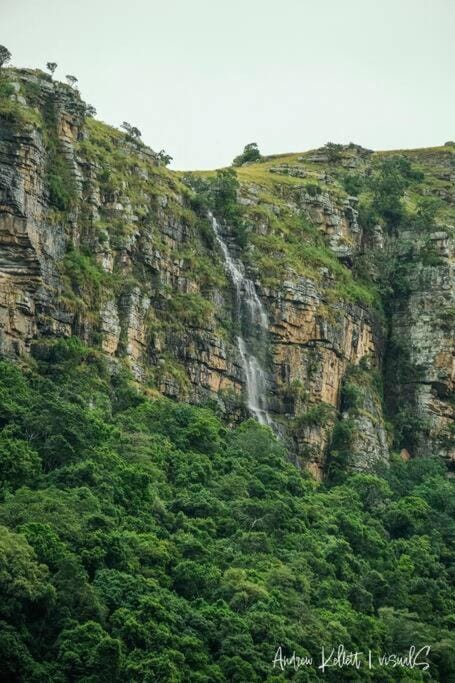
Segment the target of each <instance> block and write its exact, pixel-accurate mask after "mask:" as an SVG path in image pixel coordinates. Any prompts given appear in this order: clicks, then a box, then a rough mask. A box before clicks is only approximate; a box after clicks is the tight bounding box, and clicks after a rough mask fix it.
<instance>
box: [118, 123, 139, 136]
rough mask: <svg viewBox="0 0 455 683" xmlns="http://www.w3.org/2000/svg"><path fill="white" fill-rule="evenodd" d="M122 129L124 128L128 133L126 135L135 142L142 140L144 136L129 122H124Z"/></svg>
mask: <svg viewBox="0 0 455 683" xmlns="http://www.w3.org/2000/svg"><path fill="white" fill-rule="evenodd" d="M120 128H123V130H124V131H126V134H127V135H128V137H129V138H131V139H133V140H140V138H141V135H142V133H141V131H140V130H139V128H136V126H132V125H131V123H128V121H124V122H123V123H122V125H121V126H120Z"/></svg>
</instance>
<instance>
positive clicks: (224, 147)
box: [0, 0, 455, 169]
mask: <svg viewBox="0 0 455 683" xmlns="http://www.w3.org/2000/svg"><path fill="white" fill-rule="evenodd" d="M0 17H1V19H0V43H1V44H3V45H6V46H7V47H8V48H9V50H10V51H11V52H12V54H13V63H14V65H15V66H30V67H44V65H45V64H46V62H47V61H56V62H57V63H58V65H59V68H58V70H57V72H56V77H58V78H61V79H64V76H65V74H67V73H70V74H74V75H75V76H77V77H78V79H79V86H80V90H81V93H82V96H83V98H84V99H85V100H86V101H88V102H90V103H91V104H93V105H94V106H95V107H96V108H97V110H98V116H99V118H101V119H103V120H104V121H106V122H108V123H111V124H114V125H119V124H120V123H121V122H122V121H124V120H126V121H129V122H131V123H132V124H133V125H136V126H137V127H138V128H140V129H141V131H142V137H143V139H144V141H145V142H146V143H147V144H149V145H150V146H151V147H152V148H154V149H155V150H159V149H161V148H165V149H166V151H168V152H169V153H170V154H172V155H173V157H174V163H173V167H175V168H179V169H190V168H192V169H195V168H214V167H218V166H222V165H226V164H228V163H230V161H231V160H232V158H233V157H234V156H235V155H236V154H238V153H239V152H240V151H241V150H242V148H243V146H244V145H245V144H246V143H248V142H252V141H254V142H257V143H258V144H259V147H260V149H261V151H262V152H263V153H267V154H272V153H279V152H293V151H296V152H299V151H303V150H305V149H309V148H313V147H317V146H320V145H322V144H325V143H326V142H327V141H328V140H331V141H333V142H350V141H353V142H357V143H359V144H362V145H364V146H365V147H369V148H372V149H393V148H400V147H401V148H404V147H423V146H429V145H439V144H442V143H444V142H445V141H446V140H448V139H453V138H455V130H454V122H455V116H454V108H455V107H454V104H455V90H454V85H455V79H454V44H455V41H454V36H455V0H279V1H277V0H129V1H128V0H122V2H120V1H119V0H78V1H77V2H74V1H72V0H14V2H12V1H11V0H0Z"/></svg>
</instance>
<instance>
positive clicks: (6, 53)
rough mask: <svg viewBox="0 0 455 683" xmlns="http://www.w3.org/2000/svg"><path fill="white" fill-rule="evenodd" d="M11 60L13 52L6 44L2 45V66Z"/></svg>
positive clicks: (0, 57) (0, 59)
mask: <svg viewBox="0 0 455 683" xmlns="http://www.w3.org/2000/svg"><path fill="white" fill-rule="evenodd" d="M10 60H11V52H10V51H9V50H8V48H7V47H5V46H4V45H0V68H1V67H2V66H5V64H8V62H9V61H10Z"/></svg>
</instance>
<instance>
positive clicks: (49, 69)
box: [46, 62, 68, 78]
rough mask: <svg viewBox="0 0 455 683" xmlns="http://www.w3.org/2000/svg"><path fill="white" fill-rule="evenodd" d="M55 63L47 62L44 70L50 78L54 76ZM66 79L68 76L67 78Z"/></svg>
mask: <svg viewBox="0 0 455 683" xmlns="http://www.w3.org/2000/svg"><path fill="white" fill-rule="evenodd" d="M57 66H58V65H57V62H47V64H46V69H47V70H48V71H50V72H51V76H53V75H54V71H55V69H56V68H57ZM67 78H68V76H67Z"/></svg>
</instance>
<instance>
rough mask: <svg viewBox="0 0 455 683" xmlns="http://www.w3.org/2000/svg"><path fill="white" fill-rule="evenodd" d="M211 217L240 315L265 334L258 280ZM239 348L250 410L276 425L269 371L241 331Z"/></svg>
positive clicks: (270, 423)
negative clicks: (269, 394)
mask: <svg viewBox="0 0 455 683" xmlns="http://www.w3.org/2000/svg"><path fill="white" fill-rule="evenodd" d="M210 219H211V221H212V227H213V232H214V234H215V239H216V241H217V242H218V244H219V246H220V249H221V252H222V254H223V257H224V263H225V265H226V270H227V271H228V273H229V275H230V277H231V280H232V282H233V284H234V287H235V289H236V294H237V308H238V315H239V317H240V316H241V315H242V312H243V311H244V312H245V313H246V315H247V319H248V322H249V323H251V324H252V325H257V326H258V327H259V329H260V330H261V332H262V334H265V332H266V330H267V328H268V318H267V313H266V311H265V309H264V307H263V305H262V303H261V301H260V299H259V297H258V295H257V292H256V287H255V286H254V282H252V280H250V279H248V278H247V277H246V276H245V269H244V266H243V263H241V261H239V260H238V259H235V258H234V257H233V256H232V255H231V253H230V251H229V248H228V246H227V244H226V242H225V241H224V239H223V237H222V235H221V232H220V227H219V224H218V221H217V220H216V218H215V216H213V215H212V214H210ZM237 347H238V349H239V354H240V359H241V361H242V367H243V371H244V373H245V379H246V392H247V405H248V409H249V410H250V412H251V413H252V414H253V415H254V417H255V418H256V419H257V421H258V422H259V423H260V424H264V425H270V426H272V425H273V421H272V418H271V417H270V415H269V413H268V411H267V378H266V374H265V372H264V370H263V369H262V367H261V365H260V363H259V361H258V359H257V357H256V356H255V355H254V353H252V352H251V350H249V348H248V344H247V342H246V340H245V339H244V338H243V336H242V335H241V334H240V335H239V336H238V337H237Z"/></svg>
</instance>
